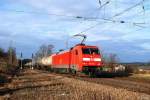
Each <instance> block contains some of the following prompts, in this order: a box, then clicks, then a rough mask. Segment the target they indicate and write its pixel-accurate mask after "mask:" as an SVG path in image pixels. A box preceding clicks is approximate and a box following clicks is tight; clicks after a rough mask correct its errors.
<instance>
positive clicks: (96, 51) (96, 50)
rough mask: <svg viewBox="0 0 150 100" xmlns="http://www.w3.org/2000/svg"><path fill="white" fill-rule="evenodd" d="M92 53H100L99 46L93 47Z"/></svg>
mask: <svg viewBox="0 0 150 100" xmlns="http://www.w3.org/2000/svg"><path fill="white" fill-rule="evenodd" d="M91 54H100V53H99V50H98V48H91Z"/></svg>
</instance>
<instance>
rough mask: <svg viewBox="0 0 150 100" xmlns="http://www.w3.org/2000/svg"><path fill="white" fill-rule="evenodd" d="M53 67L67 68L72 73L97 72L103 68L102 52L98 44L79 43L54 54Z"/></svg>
mask: <svg viewBox="0 0 150 100" xmlns="http://www.w3.org/2000/svg"><path fill="white" fill-rule="evenodd" d="M51 68H52V69H57V70H58V69H59V70H62V69H65V71H68V72H72V73H76V72H84V73H87V74H95V73H96V72H97V71H99V70H100V69H101V68H102V59H101V54H100V51H99V49H98V47H97V46H88V45H85V44H78V45H76V46H74V47H72V48H71V49H70V50H68V51H62V52H59V53H56V54H55V55H53V56H52V64H51Z"/></svg>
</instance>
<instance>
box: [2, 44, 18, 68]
mask: <svg viewBox="0 0 150 100" xmlns="http://www.w3.org/2000/svg"><path fill="white" fill-rule="evenodd" d="M17 65H18V61H17V57H16V49H15V48H13V47H9V48H8V50H6V51H5V50H4V49H2V48H0V69H2V68H3V67H8V66H17Z"/></svg>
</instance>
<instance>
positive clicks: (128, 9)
mask: <svg viewBox="0 0 150 100" xmlns="http://www.w3.org/2000/svg"><path fill="white" fill-rule="evenodd" d="M141 4H143V0H142V1H140V2H138V3H137V4H135V5H133V6H131V7H129V8H127V9H125V10H123V11H121V12H119V13H117V14H115V15H113V16H112V17H117V16H121V15H122V14H124V13H126V12H128V11H130V10H131V9H133V8H135V7H137V6H139V5H141Z"/></svg>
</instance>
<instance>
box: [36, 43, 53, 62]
mask: <svg viewBox="0 0 150 100" xmlns="http://www.w3.org/2000/svg"><path fill="white" fill-rule="evenodd" d="M53 48H54V46H53V45H52V44H49V45H44V44H43V45H41V46H40V48H39V50H38V51H37V52H36V53H35V58H36V59H38V58H43V57H47V56H49V55H51V54H52V53H53Z"/></svg>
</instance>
